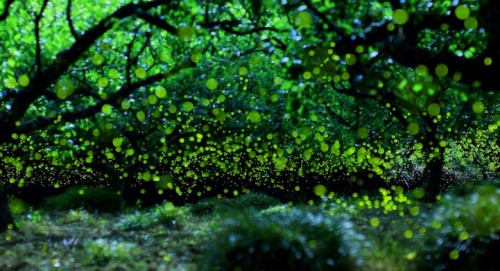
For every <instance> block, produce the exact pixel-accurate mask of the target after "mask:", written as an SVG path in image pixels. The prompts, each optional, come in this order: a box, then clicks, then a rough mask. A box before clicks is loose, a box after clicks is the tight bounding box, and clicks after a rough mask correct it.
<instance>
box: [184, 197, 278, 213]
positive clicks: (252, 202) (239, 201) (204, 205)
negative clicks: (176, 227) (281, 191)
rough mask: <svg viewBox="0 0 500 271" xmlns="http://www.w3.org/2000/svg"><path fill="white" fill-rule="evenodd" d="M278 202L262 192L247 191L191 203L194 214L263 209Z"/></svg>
mask: <svg viewBox="0 0 500 271" xmlns="http://www.w3.org/2000/svg"><path fill="white" fill-rule="evenodd" d="M278 204H280V201H279V200H278V199H276V198H274V197H271V196H269V195H266V194H262V193H249V194H244V195H241V196H238V197H236V198H232V199H228V198H220V199H219V198H210V199H204V200H201V201H199V202H197V203H195V204H192V205H191V212H192V213H193V214H194V215H208V214H211V213H214V212H215V213H222V212H232V211H242V210H263V209H266V208H269V207H271V206H275V205H278Z"/></svg>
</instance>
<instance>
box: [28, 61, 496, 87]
mask: <svg viewBox="0 0 500 271" xmlns="http://www.w3.org/2000/svg"><path fill="white" fill-rule="evenodd" d="M491 64H493V59H491V57H485V58H484V65H486V66H490V65H491ZM19 84H21V83H19Z"/></svg>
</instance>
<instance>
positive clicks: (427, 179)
mask: <svg viewBox="0 0 500 271" xmlns="http://www.w3.org/2000/svg"><path fill="white" fill-rule="evenodd" d="M443 167H444V157H443V154H442V152H441V153H439V155H437V156H436V157H433V158H432V159H431V160H430V161H429V162H428V163H427V165H426V167H425V170H424V179H423V182H422V188H423V189H424V190H425V196H424V198H423V200H424V201H428V202H434V201H436V200H437V198H436V197H437V196H438V195H439V194H440V193H441V192H442V191H443V188H444V187H443V181H444V180H443V176H444V172H443Z"/></svg>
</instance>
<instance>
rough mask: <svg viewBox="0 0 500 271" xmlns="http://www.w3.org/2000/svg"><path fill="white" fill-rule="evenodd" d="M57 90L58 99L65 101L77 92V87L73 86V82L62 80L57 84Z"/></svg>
mask: <svg viewBox="0 0 500 271" xmlns="http://www.w3.org/2000/svg"><path fill="white" fill-rule="evenodd" d="M55 90H56V96H57V98H59V99H61V100H64V99H66V98H68V97H69V96H71V95H72V94H73V93H74V92H75V87H74V86H73V82H72V81H71V80H69V79H62V80H61V81H59V82H58V83H57V84H56V89H55Z"/></svg>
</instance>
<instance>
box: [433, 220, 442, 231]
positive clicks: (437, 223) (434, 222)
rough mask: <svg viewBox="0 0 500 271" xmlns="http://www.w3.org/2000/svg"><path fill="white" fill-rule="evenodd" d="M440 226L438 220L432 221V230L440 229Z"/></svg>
mask: <svg viewBox="0 0 500 271" xmlns="http://www.w3.org/2000/svg"><path fill="white" fill-rule="evenodd" d="M441 226H442V223H441V221H439V220H434V221H432V228H433V229H435V230H437V229H440V228H441Z"/></svg>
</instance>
